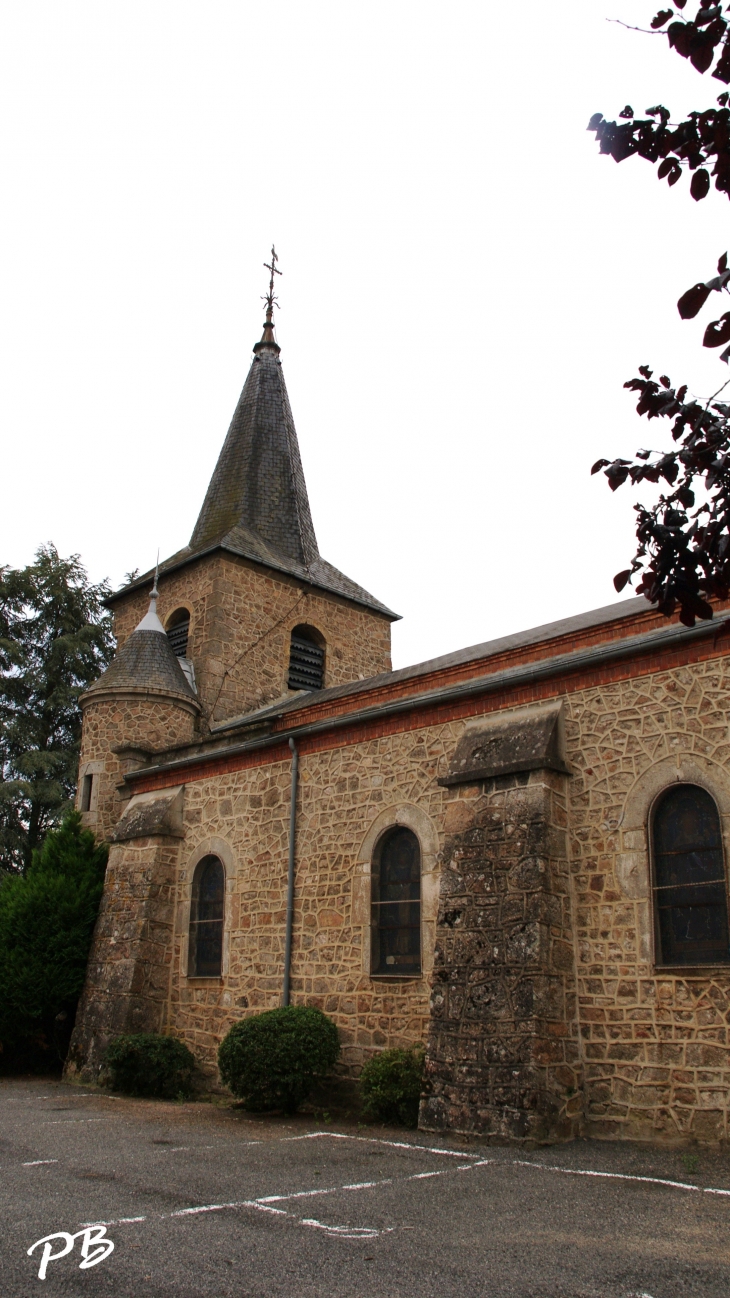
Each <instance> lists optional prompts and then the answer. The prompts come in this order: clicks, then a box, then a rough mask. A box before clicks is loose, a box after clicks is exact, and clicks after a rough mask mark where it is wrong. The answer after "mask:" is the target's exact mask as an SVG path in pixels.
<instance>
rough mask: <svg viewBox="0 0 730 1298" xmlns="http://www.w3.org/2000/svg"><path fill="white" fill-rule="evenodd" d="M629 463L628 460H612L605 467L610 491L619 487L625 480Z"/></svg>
mask: <svg viewBox="0 0 730 1298" xmlns="http://www.w3.org/2000/svg"><path fill="white" fill-rule="evenodd" d="M629 464H630V461H629V460H614V461H613V464H609V466H608V468H607V469H606V477H607V478H608V485H609V487H610V488H611V491H615V490H616V488H617V487H620V486H621V484H622V483H624V482H625V481H626V479H627V478H628V476H629V470H628V465H629Z"/></svg>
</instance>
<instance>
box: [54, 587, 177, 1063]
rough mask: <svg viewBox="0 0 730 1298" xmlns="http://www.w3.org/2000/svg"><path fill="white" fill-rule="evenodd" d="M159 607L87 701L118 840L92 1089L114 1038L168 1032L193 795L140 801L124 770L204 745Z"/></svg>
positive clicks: (96, 997) (93, 1015)
mask: <svg viewBox="0 0 730 1298" xmlns="http://www.w3.org/2000/svg"><path fill="white" fill-rule="evenodd" d="M155 604H156V591H153V597H152V599H151V601H150V608H149V612H148V613H147V615H146V616H145V617H144V618H143V620H142V621H141V622H140V624H139V626H138V627H137V628H136V630H135V631H134V632H133V634H132V635H131V636H130V637H129V638H128V639H127V640H126V641H125V643H124V645H123V646H122V648H121V649H120V650H119V652H118V654H117V656H116V658H115V659H114V661H113V662H112V664H111V666H110V667H109V668H108V670H107V671H106V672H105V673H104V675H103V676H101V677H100V679H99V680H98V681H96V682H95V684H94V685H93V686H92V687H91V689H90V690H89V691H88V692H87V693H86V695H85V696H84V697H83V699H82V707H83V712H84V725H83V739H82V751H81V762H80V774H81V779H80V782H79V788H80V799H83V798H84V796H85V797H86V800H87V802H88V803H89V807H88V810H86V811H84V812H83V815H84V820H85V822H86V823H87V824H88V825H89V827H90V828H93V829H94V830H95V832H96V834H97V836H98V837H99V838H101V839H106V840H107V841H109V842H110V843H111V848H110V853H109V863H108V866H107V872H106V879H105V885H104V894H103V897H102V902H101V907H100V910H99V917H98V920H97V924H96V928H95V930H94V937H93V941H92V947H91V952H90V956H89V964H88V968H87V974H86V983H85V986H84V990H83V993H82V996H81V1000H80V1002H79V1008H78V1012H77V1018H76V1025H75V1028H74V1032H73V1036H72V1038H71V1046H70V1049H69V1055H68V1059H67V1063H66V1072H67V1075H69V1076H79V1077H80V1078H81V1079H82V1080H87V1081H93V1080H94V1079H95V1078H96V1077H97V1076H98V1072H99V1068H100V1066H101V1065H102V1062H103V1055H104V1050H105V1048H106V1045H107V1043H108V1041H109V1040H110V1038H111V1037H112V1036H115V1035H118V1034H119V1033H123V1032H157V1031H160V1029H161V1028H162V1026H163V1023H164V1018H165V1011H166V1006H167V1003H168V1000H169V981H170V960H171V951H172V921H173V912H174V900H175V882H176V880H175V869H176V865H177V859H178V854H179V840H180V838H181V837H182V833H183V829H182V801H183V789H182V788H179V789H178V788H176V789H173V790H172V791H170V790H165V793H164V794H161V795H153V796H150V795H141V796H139V797H135V798H132V799H131V801H130V800H129V794H128V793H126V800H125V791H124V789H123V788H121V789H120V780H121V778H122V776H123V775H124V773H125V771H126V770H129V769H131V768H133V767H134V766H139V765H141V764H142V763H143V762H144V761H146V760H150V759H151V758H152V759H153V758H154V755H155V753H156V752H160V751H166V750H169V748H170V747H173V746H174V745H175V743H177V744H184V743H190V742H191V741H192V740H193V738H194V737H195V728H196V722H197V718H198V714H199V710H200V709H199V704H198V701H197V698H196V696H195V692H194V690H193V688H192V686H191V685H190V684H189V682H188V680H187V678H186V676H185V675H184V673H183V671H182V669H181V667H180V664H179V662H178V660H177V658H176V657H175V655H174V653H173V651H172V649H171V647H170V643H169V641H168V638H167V636H166V634H165V631H164V628H163V626H162V624H161V622H160V621H159V619H158V617H157V614H156V608H155ZM85 776H86V777H88V779H89V780H90V781H91V784H90V786H87V791H86V794H84V778H85ZM82 805H83V803H82Z"/></svg>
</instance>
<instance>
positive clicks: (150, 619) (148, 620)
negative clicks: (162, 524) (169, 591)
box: [135, 550, 165, 635]
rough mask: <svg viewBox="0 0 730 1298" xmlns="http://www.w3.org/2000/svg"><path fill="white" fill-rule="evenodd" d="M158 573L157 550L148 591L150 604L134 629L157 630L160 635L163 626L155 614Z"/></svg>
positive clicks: (158, 557)
mask: <svg viewBox="0 0 730 1298" xmlns="http://www.w3.org/2000/svg"><path fill="white" fill-rule="evenodd" d="M159 575H160V552H159V550H158V551H157V562H156V564H155V580H154V582H153V583H152V590H151V591H150V606H149V608H148V609H147V612H146V613H145V615H144V617H143V618H142V621H141V622H140V623H139V624H138V625H137V626H136V627H135V631H158V632H160V634H161V635H164V634H165V628H164V626H163V625H162V623H161V621H160V619H159V618H158V616H157V599H158V590H157V578H158V577H159Z"/></svg>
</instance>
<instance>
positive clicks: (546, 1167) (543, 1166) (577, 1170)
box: [510, 1158, 730, 1194]
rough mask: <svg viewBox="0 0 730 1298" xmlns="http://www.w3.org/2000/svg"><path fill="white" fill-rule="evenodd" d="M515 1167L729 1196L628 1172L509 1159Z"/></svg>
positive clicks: (725, 1191)
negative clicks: (592, 1169)
mask: <svg viewBox="0 0 730 1298" xmlns="http://www.w3.org/2000/svg"><path fill="white" fill-rule="evenodd" d="M510 1162H511V1163H512V1164H513V1166H515V1167H537V1168H539V1169H540V1171H542V1172H562V1173H563V1174H564V1175H565V1176H598V1177H606V1178H607V1179H608V1180H611V1181H646V1182H648V1183H649V1184H650V1185H666V1186H668V1187H669V1188H670V1189H672V1190H694V1191H695V1192H696V1193H700V1192H702V1193H704V1194H730V1190H705V1189H704V1187H703V1186H701V1185H689V1184H688V1182H686V1181H665V1180H664V1179H663V1177H661V1176H632V1175H630V1174H629V1173H628V1172H594V1171H591V1170H589V1169H588V1168H581V1167H555V1166H553V1165H552V1164H550V1163H528V1162H527V1161H526V1160H525V1159H523V1158H514V1159H510Z"/></svg>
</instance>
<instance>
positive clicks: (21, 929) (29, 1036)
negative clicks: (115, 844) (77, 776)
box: [0, 812, 108, 1068]
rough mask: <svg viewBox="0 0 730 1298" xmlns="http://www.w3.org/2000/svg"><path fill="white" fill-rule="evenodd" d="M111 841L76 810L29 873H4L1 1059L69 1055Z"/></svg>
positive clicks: (0, 897)
mask: <svg viewBox="0 0 730 1298" xmlns="http://www.w3.org/2000/svg"><path fill="white" fill-rule="evenodd" d="M107 855H108V848H107V847H106V846H105V845H103V844H102V845H101V846H99V845H97V844H96V843H95V841H94V835H93V834H92V833H90V831H89V830H87V829H83V828H82V826H81V817H80V815H79V814H78V812H71V813H70V815H69V816H68V817H67V818H66V820H65V821H64V823H63V824H62V825H61V827H60V829H55V830H51V831H50V832H49V833H48V834H47V835H46V839H45V841H44V843H43V847H42V848H41V849H40V850H39V851H36V852H35V853H34V856H33V861H32V863H31V865H30V867H29V868H28V869H27V870H26V871H25V873H24V874H6V875H5V876H4V877H3V878H2V879H0V1064H2V1066H3V1067H5V1068H7V1067H9V1066H12V1065H13V1064H14V1063H17V1062H18V1061H20V1062H21V1063H27V1062H28V1061H29V1060H30V1062H31V1063H35V1062H37V1061H38V1060H39V1059H41V1060H43V1059H44V1058H45V1059H46V1060H47V1061H48V1062H50V1063H51V1064H53V1063H55V1064H58V1063H59V1062H60V1060H61V1059H62V1058H63V1056H64V1054H65V1051H66V1047H67V1045H68V1039H69V1035H70V1030H71V1027H72V1026H73V1020H74V1015H75V1012H76V1004H77V1002H78V998H79V996H80V995H81V989H82V987H83V984H84V976H85V972H86V963H87V960H88V956H89V947H90V945H91V937H92V934H93V931H94V924H95V922H96V916H97V912H98V909H99V902H100V900H101V894H102V890H103V886H104V871H105V868H106V861H107Z"/></svg>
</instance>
